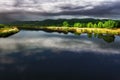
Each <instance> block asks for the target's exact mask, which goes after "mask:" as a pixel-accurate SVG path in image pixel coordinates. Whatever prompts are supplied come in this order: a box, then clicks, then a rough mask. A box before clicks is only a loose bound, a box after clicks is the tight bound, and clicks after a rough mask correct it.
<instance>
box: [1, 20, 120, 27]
mask: <svg viewBox="0 0 120 80" xmlns="http://www.w3.org/2000/svg"><path fill="white" fill-rule="evenodd" d="M4 25H7V26H19V27H34V26H37V27H40V26H42V27H48V26H57V27H63V26H64V27H80V28H84V27H87V28H120V20H108V19H92V18H86V19H56V20H52V19H47V20H43V21H16V22H12V23H8V24H4ZM4 25H3V24H1V25H0V27H3V26H4Z"/></svg>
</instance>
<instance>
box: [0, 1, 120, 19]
mask: <svg viewBox="0 0 120 80" xmlns="http://www.w3.org/2000/svg"><path fill="white" fill-rule="evenodd" d="M90 17H92V18H112V19H120V0H0V21H16V20H43V19H48V18H51V19H56V18H90Z"/></svg>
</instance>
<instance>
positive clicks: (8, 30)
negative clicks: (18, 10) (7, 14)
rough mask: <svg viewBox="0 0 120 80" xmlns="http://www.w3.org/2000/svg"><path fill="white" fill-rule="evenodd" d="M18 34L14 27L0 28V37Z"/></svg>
mask: <svg viewBox="0 0 120 80" xmlns="http://www.w3.org/2000/svg"><path fill="white" fill-rule="evenodd" d="M17 32H19V30H18V28H16V27H12V28H8V27H6V28H0V37H7V36H10V35H12V34H15V33H17Z"/></svg>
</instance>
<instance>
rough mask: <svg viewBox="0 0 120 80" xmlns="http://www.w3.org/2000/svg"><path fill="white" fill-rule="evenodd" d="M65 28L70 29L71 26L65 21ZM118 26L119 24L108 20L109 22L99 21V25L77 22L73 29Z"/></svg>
mask: <svg viewBox="0 0 120 80" xmlns="http://www.w3.org/2000/svg"><path fill="white" fill-rule="evenodd" d="M63 26H65V27H70V24H69V23H68V22H67V21H64V22H63ZM117 26H118V22H116V21H113V20H108V21H105V22H102V21H99V22H98V23H92V22H88V23H80V22H76V23H74V24H73V27H79V28H84V27H87V28H117Z"/></svg>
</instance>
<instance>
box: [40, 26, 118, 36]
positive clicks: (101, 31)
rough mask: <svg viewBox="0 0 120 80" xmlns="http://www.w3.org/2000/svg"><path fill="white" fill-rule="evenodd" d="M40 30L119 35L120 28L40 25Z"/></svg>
mask: <svg viewBox="0 0 120 80" xmlns="http://www.w3.org/2000/svg"><path fill="white" fill-rule="evenodd" d="M40 29H41V30H46V31H52V32H63V33H68V32H72V33H76V34H81V33H96V34H110V35H120V29H107V28H76V27H41V28H40Z"/></svg>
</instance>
